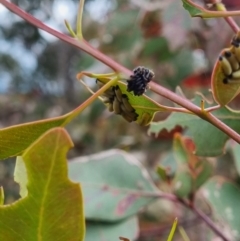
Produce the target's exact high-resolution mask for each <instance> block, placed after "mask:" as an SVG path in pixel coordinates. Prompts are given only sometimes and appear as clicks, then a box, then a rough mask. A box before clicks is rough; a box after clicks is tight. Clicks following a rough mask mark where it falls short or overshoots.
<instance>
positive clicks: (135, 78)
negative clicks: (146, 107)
mask: <svg viewBox="0 0 240 241" xmlns="http://www.w3.org/2000/svg"><path fill="white" fill-rule="evenodd" d="M153 78H154V72H153V71H152V70H150V69H147V68H145V67H143V66H138V67H136V68H135V69H134V70H133V75H131V76H130V79H129V80H127V82H128V86H127V91H129V92H131V91H133V93H134V95H138V96H139V95H142V94H144V92H145V91H146V89H147V87H148V83H149V82H150V81H151V80H152V79H153Z"/></svg>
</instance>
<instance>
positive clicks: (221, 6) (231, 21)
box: [209, 0, 239, 33]
mask: <svg viewBox="0 0 240 241" xmlns="http://www.w3.org/2000/svg"><path fill="white" fill-rule="evenodd" d="M209 2H210V3H211V4H213V5H215V6H216V9H217V10H218V11H227V9H226V8H225V6H224V4H222V3H221V2H219V0H209ZM224 19H225V21H226V22H227V23H228V25H229V26H230V27H231V29H232V30H233V31H234V32H235V33H237V32H238V31H239V26H238V25H237V23H236V22H235V21H234V19H233V18H232V17H225V18H224Z"/></svg>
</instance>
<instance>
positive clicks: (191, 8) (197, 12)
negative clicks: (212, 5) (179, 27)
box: [182, 0, 203, 17]
mask: <svg viewBox="0 0 240 241" xmlns="http://www.w3.org/2000/svg"><path fill="white" fill-rule="evenodd" d="M182 3H183V7H184V8H185V9H186V10H187V11H188V12H189V14H190V15H191V17H200V16H201V15H202V13H203V11H202V9H199V8H198V7H197V6H196V5H194V4H192V3H191V2H190V1H188V0H182Z"/></svg>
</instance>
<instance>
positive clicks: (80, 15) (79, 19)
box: [77, 0, 85, 40]
mask: <svg viewBox="0 0 240 241" xmlns="http://www.w3.org/2000/svg"><path fill="white" fill-rule="evenodd" d="M84 2H85V0H80V2H79V8H78V15H77V37H78V39H79V40H82V39H83V34H82V19H83V8H84Z"/></svg>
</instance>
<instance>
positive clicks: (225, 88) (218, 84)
mask: <svg viewBox="0 0 240 241" xmlns="http://www.w3.org/2000/svg"><path fill="white" fill-rule="evenodd" d="M224 51H226V49H224V50H223V51H222V53H220V55H224ZM220 55H219V56H220ZM224 79H226V76H225V74H224V72H223V70H222V67H221V64H220V62H219V60H217V62H216V64H215V67H214V70H213V73H212V77H211V85H212V92H213V96H214V99H215V101H216V102H217V103H219V104H220V105H221V106H225V105H227V104H228V103H229V102H231V101H232V100H233V99H234V98H235V97H236V96H237V95H238V94H239V93H240V84H239V83H231V84H224V83H223V82H224V81H223V80H224Z"/></svg>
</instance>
